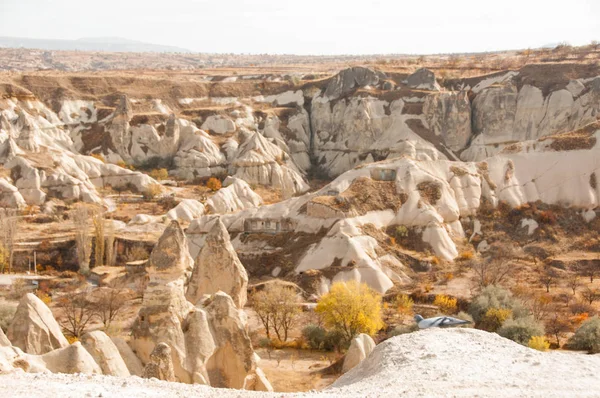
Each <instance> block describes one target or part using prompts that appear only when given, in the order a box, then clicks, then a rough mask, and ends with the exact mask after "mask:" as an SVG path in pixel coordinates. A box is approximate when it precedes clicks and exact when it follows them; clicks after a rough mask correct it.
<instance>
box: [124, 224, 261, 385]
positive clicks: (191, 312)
mask: <svg viewBox="0 0 600 398" xmlns="http://www.w3.org/2000/svg"><path fill="white" fill-rule="evenodd" d="M203 253H204V254H203V255H200V256H198V261H197V264H196V267H195V268H194V271H193V274H192V278H191V282H190V287H189V288H188V299H190V300H191V301H192V302H193V303H194V304H196V306H195V307H194V305H192V304H191V303H190V302H189V301H187V300H186V297H185V296H184V289H185V282H186V280H187V277H186V275H187V272H188V269H189V267H188V266H189V262H190V258H189V253H188V249H187V240H186V238H185V235H184V234H183V231H182V230H181V228H180V227H179V224H178V223H177V222H176V221H173V222H172V223H171V225H170V226H169V228H168V229H167V230H166V231H165V232H164V233H163V235H162V236H161V238H160V239H159V242H158V243H157V245H156V247H155V248H154V250H153V251H152V253H151V255H150V259H149V260H148V263H147V270H148V275H149V283H148V286H147V288H146V290H145V291H144V298H143V302H142V308H141V309H140V312H139V314H138V317H137V318H136V320H135V323H134V326H133V331H132V340H131V346H132V348H133V350H134V352H135V353H136V354H137V356H138V357H139V358H140V359H141V361H142V363H143V364H144V365H145V369H144V371H143V375H144V377H156V378H159V379H162V380H177V381H180V382H184V383H197V384H210V385H211V386H219V387H226V388H253V389H269V388H270V385H269V382H268V380H267V379H266V378H265V377H264V374H263V373H262V372H260V371H258V372H257V370H256V369H257V368H256V358H255V353H254V350H253V349H252V344H251V342H250V338H249V337H248V333H247V330H246V316H245V314H244V312H243V310H241V309H238V306H239V308H241V307H243V305H244V304H245V302H246V286H247V282H248V278H247V275H246V272H245V270H244V268H243V266H242V264H241V263H240V261H239V259H238V258H237V255H236V253H235V251H234V250H233V247H232V246H231V242H230V241H229V234H228V233H227V230H226V229H225V227H224V226H223V224H222V223H221V222H220V221H217V222H216V223H215V226H214V227H213V229H212V231H211V233H210V234H209V235H208V236H207V239H206V243H205V245H204V249H203ZM220 287H222V288H223V289H227V290H228V291H230V292H231V293H232V294H233V295H234V297H235V300H236V301H235V302H234V300H233V299H232V298H231V297H230V296H229V295H227V294H226V293H223V292H222V291H220ZM215 289H216V291H214V290H215ZM207 300H208V301H207ZM247 377H248V380H247V381H246V378H247Z"/></svg>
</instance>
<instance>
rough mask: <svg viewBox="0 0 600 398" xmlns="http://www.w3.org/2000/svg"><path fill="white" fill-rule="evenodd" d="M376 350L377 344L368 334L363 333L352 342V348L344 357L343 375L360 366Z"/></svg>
mask: <svg viewBox="0 0 600 398" xmlns="http://www.w3.org/2000/svg"><path fill="white" fill-rule="evenodd" d="M374 348H375V342H374V341H373V339H372V338H371V336H369V335H368V334H364V333H361V334H359V335H358V336H356V337H355V338H353V339H352V342H350V348H348V351H347V352H346V356H345V357H344V364H343V366H342V373H346V372H347V371H349V370H350V369H352V368H353V367H355V366H356V365H358V364H359V363H360V362H361V361H362V360H363V359H365V358H366V357H368V356H369V354H370V353H371V352H372V351H373V349H374Z"/></svg>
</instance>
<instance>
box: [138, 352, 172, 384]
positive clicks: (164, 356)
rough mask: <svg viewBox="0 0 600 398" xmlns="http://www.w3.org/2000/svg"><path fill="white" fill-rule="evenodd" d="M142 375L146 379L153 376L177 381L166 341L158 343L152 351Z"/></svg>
mask: <svg viewBox="0 0 600 398" xmlns="http://www.w3.org/2000/svg"><path fill="white" fill-rule="evenodd" d="M142 377H144V378H146V379H150V378H155V379H158V380H165V381H177V379H176V378H175V372H174V370H173V361H172V357H171V347H169V345H168V344H166V343H158V344H157V345H156V347H155V348H154V350H153V351H152V353H151V354H150V360H149V361H148V363H147V364H146V367H145V368H144V373H143V374H142Z"/></svg>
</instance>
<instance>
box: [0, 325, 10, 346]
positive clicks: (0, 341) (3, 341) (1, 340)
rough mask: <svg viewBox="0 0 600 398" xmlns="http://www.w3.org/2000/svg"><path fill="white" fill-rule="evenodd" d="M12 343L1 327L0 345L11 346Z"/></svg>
mask: <svg viewBox="0 0 600 398" xmlns="http://www.w3.org/2000/svg"><path fill="white" fill-rule="evenodd" d="M11 345H12V344H11V343H10V340H9V339H8V337H6V335H5V334H4V331H3V330H2V328H0V347H10V346H11Z"/></svg>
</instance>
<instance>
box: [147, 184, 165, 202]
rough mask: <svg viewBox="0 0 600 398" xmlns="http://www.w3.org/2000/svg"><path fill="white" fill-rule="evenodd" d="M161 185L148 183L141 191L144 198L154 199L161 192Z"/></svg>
mask: <svg viewBox="0 0 600 398" xmlns="http://www.w3.org/2000/svg"><path fill="white" fill-rule="evenodd" d="M162 191H163V189H162V186H161V185H160V184H150V185H149V186H148V188H146V190H145V191H144V193H143V197H144V199H146V200H154V199H156V198H157V197H158V196H160V195H161V194H162Z"/></svg>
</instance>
